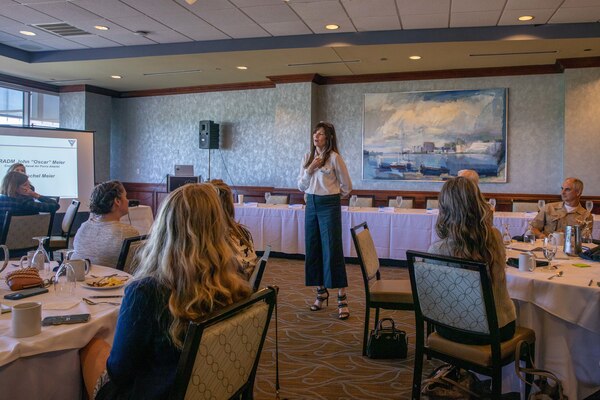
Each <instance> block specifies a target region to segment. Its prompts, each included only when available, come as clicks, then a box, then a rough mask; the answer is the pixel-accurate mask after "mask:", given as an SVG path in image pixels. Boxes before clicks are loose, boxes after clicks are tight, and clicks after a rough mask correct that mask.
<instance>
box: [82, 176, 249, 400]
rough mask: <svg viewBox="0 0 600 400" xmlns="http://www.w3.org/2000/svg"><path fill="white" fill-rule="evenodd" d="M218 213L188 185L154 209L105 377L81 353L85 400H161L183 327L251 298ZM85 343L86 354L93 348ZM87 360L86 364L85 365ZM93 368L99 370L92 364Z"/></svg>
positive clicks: (210, 192)
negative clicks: (89, 397) (91, 397)
mask: <svg viewBox="0 0 600 400" xmlns="http://www.w3.org/2000/svg"><path fill="white" fill-rule="evenodd" d="M227 235H228V232H227V230H226V225H225V223H224V215H223V211H222V207H221V205H220V203H219V198H218V196H217V193H216V191H215V190H214V187H213V186H212V185H210V184H188V185H185V186H182V187H180V188H179V189H177V190H175V191H174V192H172V193H171V194H169V196H168V197H167V198H166V200H165V201H164V202H163V203H162V205H161V207H160V210H159V211H158V215H157V217H156V220H155V221H154V224H153V225H152V228H151V230H150V234H149V238H148V241H147V242H146V244H145V245H144V247H143V248H142V249H141V250H140V253H139V255H138V261H139V265H138V268H137V269H136V272H135V277H134V280H133V281H132V282H131V283H130V284H129V285H128V286H127V287H126V289H125V297H124V298H123V302H122V304H121V311H120V314H119V319H118V322H117V329H116V333H115V338H114V344H113V347H112V349H111V351H110V356H109V357H108V360H107V362H106V371H105V372H104V373H103V374H102V375H101V377H100V379H98V380H96V377H97V375H100V374H99V373H97V374H94V372H96V371H89V370H88V369H87V368H86V367H87V366H90V367H91V368H93V364H94V362H95V364H96V365H98V361H97V360H94V359H93V357H89V354H93V353H94V351H93V349H89V348H86V349H84V350H83V351H82V365H83V375H84V380H85V383H86V388H87V389H88V393H89V392H91V387H93V385H94V383H95V384H96V386H98V387H99V390H97V395H96V396H95V398H96V399H165V398H167V397H168V396H169V392H170V391H171V388H172V386H173V383H174V379H175V372H176V369H177V363H178V361H179V356H180V354H181V349H182V346H183V342H184V339H185V333H186V329H187V327H188V324H189V322H190V321H195V320H199V319H201V318H203V317H205V316H207V315H209V314H211V313H213V312H215V311H217V310H219V309H221V308H223V307H225V306H227V305H230V304H233V303H236V302H238V301H240V300H242V299H244V298H246V297H248V296H249V295H250V294H251V289H250V287H249V285H248V283H247V282H246V281H245V280H244V279H243V277H242V276H241V275H240V274H239V273H237V270H236V267H237V263H236V261H235V256H234V254H233V252H232V249H231V246H230V245H229V243H228V238H227ZM96 345H97V342H96V343H91V344H90V347H97V346H96ZM90 358H91V360H90ZM100 365H102V364H101V363H100Z"/></svg>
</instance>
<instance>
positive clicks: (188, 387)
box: [169, 287, 277, 400]
mask: <svg viewBox="0 0 600 400" xmlns="http://www.w3.org/2000/svg"><path fill="white" fill-rule="evenodd" d="M276 303H277V288H276V287H269V288H265V289H262V290H260V291H259V292H257V293H254V294H252V295H251V296H250V297H249V298H247V299H245V300H242V301H240V302H238V303H236V304H232V305H230V306H228V307H225V308H224V309H222V310H220V311H217V312H216V313H214V314H212V315H210V316H208V317H207V318H206V319H204V320H203V321H200V322H190V324H189V326H188V329H187V333H186V336H185V341H184V344H183V349H182V352H181V356H180V358H179V364H178V365H177V371H176V373H175V383H174V386H173V390H172V391H171V393H170V397H169V398H170V399H171V400H179V399H184V398H185V399H186V400H195V399H205V398H213V399H240V398H241V399H252V392H253V389H254V378H255V377H256V369H257V367H258V361H259V359H260V353H261V350H262V347H263V344H264V342H265V338H266V336H267V330H268V328H269V322H270V320H271V315H272V313H273V310H274V308H275V305H276ZM199 382H201V384H198V383H199Z"/></svg>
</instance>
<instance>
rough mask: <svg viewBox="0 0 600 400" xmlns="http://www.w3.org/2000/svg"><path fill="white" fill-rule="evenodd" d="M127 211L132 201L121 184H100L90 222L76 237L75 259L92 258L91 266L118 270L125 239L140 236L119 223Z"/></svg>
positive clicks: (85, 223)
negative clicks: (128, 198) (95, 265)
mask: <svg viewBox="0 0 600 400" xmlns="http://www.w3.org/2000/svg"><path fill="white" fill-rule="evenodd" d="M128 212H129V200H127V192H126V191H125V188H124V187H123V185H122V184H121V182H119V181H108V182H104V183H101V184H99V185H97V186H96V187H95V188H94V190H93V191H92V196H91V198H90V219H89V220H87V221H86V222H84V223H83V224H81V227H80V228H79V229H78V230H77V233H76V234H75V239H74V240H73V248H74V250H75V252H74V253H73V256H72V258H74V259H77V258H89V259H90V261H91V262H92V264H98V265H104V266H106V267H115V266H116V265H117V261H118V260H119V254H120V253H121V246H122V245H123V240H124V239H127V238H129V237H132V236H138V235H139V234H140V233H139V232H138V230H137V229H135V228H134V227H133V226H131V225H128V224H124V223H122V222H121V221H120V220H121V217H122V216H124V215H127V213H128Z"/></svg>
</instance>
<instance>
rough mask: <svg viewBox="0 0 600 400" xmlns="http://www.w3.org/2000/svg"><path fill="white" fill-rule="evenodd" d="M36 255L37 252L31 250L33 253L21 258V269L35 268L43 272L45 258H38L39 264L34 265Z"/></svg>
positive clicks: (30, 252)
mask: <svg viewBox="0 0 600 400" xmlns="http://www.w3.org/2000/svg"><path fill="white" fill-rule="evenodd" d="M34 255H35V250H31V251H28V252H27V255H26V256H23V257H21V259H20V260H19V265H20V266H21V268H28V267H35V268H37V269H39V270H43V269H44V258H43V257H38V258H37V262H36V263H35V264H34V263H33V256H34ZM23 263H25V264H23Z"/></svg>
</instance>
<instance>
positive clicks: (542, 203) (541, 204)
mask: <svg viewBox="0 0 600 400" xmlns="http://www.w3.org/2000/svg"><path fill="white" fill-rule="evenodd" d="M544 207H546V200H538V209H539V210H540V211H542V210H543V209H544Z"/></svg>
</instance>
